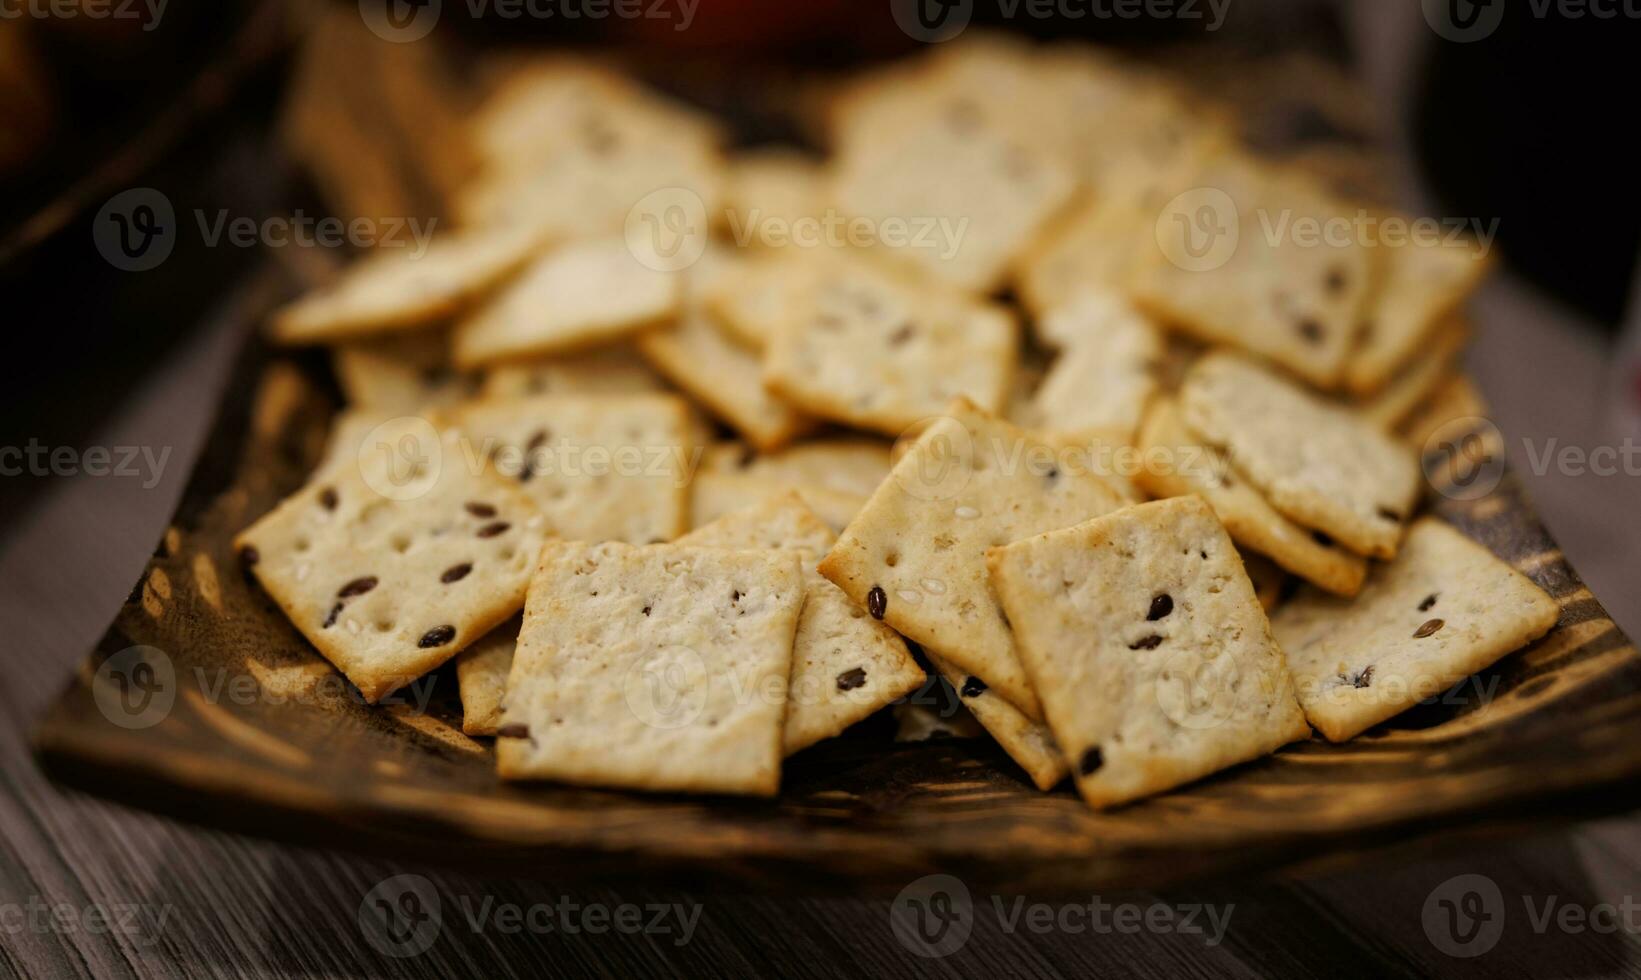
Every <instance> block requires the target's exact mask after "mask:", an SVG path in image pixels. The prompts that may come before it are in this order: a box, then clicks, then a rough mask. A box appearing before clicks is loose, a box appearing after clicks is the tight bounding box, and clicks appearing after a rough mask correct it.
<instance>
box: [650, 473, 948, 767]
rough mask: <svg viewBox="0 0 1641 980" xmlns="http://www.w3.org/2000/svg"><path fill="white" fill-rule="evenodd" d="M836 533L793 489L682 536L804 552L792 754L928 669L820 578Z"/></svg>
mask: <svg viewBox="0 0 1641 980" xmlns="http://www.w3.org/2000/svg"><path fill="white" fill-rule="evenodd" d="M836 540H837V535H836V534H835V533H833V531H832V529H831V528H829V527H827V526H826V525H825V524H823V523H821V520H820V518H818V517H816V516H815V514H814V512H813V511H811V510H810V509H809V508H808V507H806V506H804V502H803V500H802V499H801V498H800V497H799V496H798V495H797V494H796V493H792V492H790V491H789V492H787V493H785V494H782V495H781V496H778V497H773V498H770V499H768V500H766V501H765V502H763V503H762V504H758V505H755V506H753V507H752V508H751V509H748V510H743V511H739V512H737V513H734V514H730V515H729V516H727V517H722V518H719V519H718V520H716V521H713V522H712V523H711V524H708V525H706V526H705V527H698V528H696V529H695V530H693V531H691V532H690V533H688V534H686V535H684V536H683V537H681V538H679V539H678V542H677V543H678V544H680V545H688V546H692V547H697V548H729V549H769V548H773V549H778V550H783V551H793V552H797V553H798V554H799V555H800V556H801V557H802V559H803V570H804V594H805V596H806V598H805V599H804V604H803V612H802V613H800V614H799V616H798V632H797V635H796V637H795V638H794V639H793V641H792V677H791V681H790V683H789V685H788V688H787V693H786V722H785V728H784V734H783V735H782V740H781V741H782V751H783V752H785V753H786V754H787V755H791V754H792V753H794V752H796V751H798V750H799V749H805V748H808V747H809V746H811V745H814V744H815V743H816V742H819V741H820V740H822V739H826V738H832V737H833V736H835V735H838V734H840V733H842V732H843V730H844V729H846V728H848V727H849V726H850V725H853V724H854V723H856V722H858V721H860V720H861V719H863V718H865V717H867V716H868V715H870V714H872V713H873V712H875V711H877V710H878V709H880V708H882V707H884V706H886V705H888V704H889V703H890V702H892V701H894V700H896V699H897V698H902V697H905V696H906V695H907V694H910V693H911V692H912V691H915V690H917V689H918V688H919V687H921V686H923V682H924V680H925V678H926V675H925V674H924V673H923V668H922V667H919V666H918V665H917V661H916V660H913V659H912V655H911V653H910V652H908V651H907V649H906V641H905V640H902V639H901V638H900V634H898V633H896V632H895V631H894V630H892V629H890V628H889V627H887V626H885V625H883V624H882V623H880V622H877V621H876V620H874V619H872V618H871V617H870V616H868V615H867V614H866V611H865V610H864V609H862V608H860V607H859V606H857V605H855V604H854V603H853V602H851V601H849V597H848V596H846V595H844V594H843V593H842V592H841V591H839V589H838V587H837V586H835V585H833V584H832V583H831V582H828V581H827V580H826V579H824V578H821V576H820V573H818V572H816V571H815V568H814V565H815V561H816V560H817V559H819V558H820V556H821V555H824V554H826V552H827V551H828V550H830V549H831V547H832V544H833V543H834V542H835V541H836Z"/></svg>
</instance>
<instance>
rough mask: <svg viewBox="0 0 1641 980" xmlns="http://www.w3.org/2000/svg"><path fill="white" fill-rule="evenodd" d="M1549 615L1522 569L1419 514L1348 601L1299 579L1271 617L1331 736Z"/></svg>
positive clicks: (1505, 649) (1463, 669)
mask: <svg viewBox="0 0 1641 980" xmlns="http://www.w3.org/2000/svg"><path fill="white" fill-rule="evenodd" d="M1560 615H1561V608H1560V607H1559V606H1558V605H1557V604H1556V601H1555V600H1554V599H1552V598H1551V597H1550V596H1549V595H1548V594H1546V593H1545V592H1544V590H1543V589H1541V588H1539V587H1538V586H1537V585H1535V584H1533V582H1531V581H1530V580H1529V579H1528V578H1527V577H1526V576H1524V575H1522V574H1521V573H1520V572H1518V571H1516V570H1515V569H1514V568H1511V567H1510V566H1509V565H1508V564H1506V563H1505V562H1503V561H1500V560H1499V559H1498V558H1496V557H1494V555H1493V553H1492V552H1490V551H1488V550H1487V549H1486V548H1484V547H1482V546H1481V545H1479V544H1477V543H1476V542H1474V541H1471V540H1470V539H1469V538H1466V537H1465V536H1464V535H1462V534H1460V533H1459V532H1458V531H1456V530H1454V529H1453V528H1452V527H1451V526H1449V525H1448V524H1446V523H1444V522H1442V521H1440V520H1438V519H1436V518H1434V517H1426V518H1421V519H1420V520H1419V521H1418V522H1416V523H1415V524H1414V525H1413V527H1412V528H1411V529H1409V531H1408V534H1407V540H1406V541H1405V542H1404V543H1403V545H1402V550H1401V553H1400V554H1398V555H1397V556H1396V560H1395V561H1392V562H1390V563H1388V564H1386V565H1382V566H1380V567H1378V568H1375V569H1374V571H1373V574H1372V575H1370V576H1369V577H1368V581H1367V585H1366V586H1364V587H1363V589H1362V591H1361V593H1360V594H1358V595H1357V596H1356V598H1355V599H1354V600H1353V601H1351V602H1345V601H1342V600H1340V599H1336V598H1333V597H1331V596H1325V595H1320V594H1317V593H1314V592H1310V591H1308V590H1307V591H1304V592H1301V593H1300V594H1299V595H1298V596H1296V597H1294V599H1293V600H1292V601H1291V602H1289V603H1288V604H1286V605H1285V606H1283V607H1282V608H1281V609H1279V610H1278V611H1277V612H1276V615H1275V616H1273V617H1272V618H1271V628H1272V629H1273V630H1274V631H1275V633H1276V639H1277V642H1278V643H1279V644H1281V646H1282V650H1283V652H1284V653H1285V654H1286V655H1287V658H1288V668H1289V670H1291V671H1292V672H1293V678H1294V683H1295V684H1296V685H1297V687H1298V689H1299V703H1300V704H1301V705H1303V706H1304V709H1305V716H1306V717H1307V718H1309V719H1310V723H1311V724H1312V725H1315V726H1316V729H1317V731H1319V732H1321V733H1322V734H1323V735H1324V736H1326V737H1327V738H1328V739H1329V740H1330V741H1334V742H1342V741H1345V740H1346V739H1349V738H1354V737H1355V736H1356V735H1358V734H1360V733H1362V732H1364V731H1366V730H1367V729H1369V728H1371V727H1373V726H1374V725H1377V724H1378V723H1380V722H1382V721H1384V720H1386V719H1387V718H1391V717H1394V716H1395V715H1398V714H1400V713H1401V712H1402V711H1404V710H1405V709H1407V708H1410V707H1412V706H1413V705H1414V704H1416V703H1418V702H1419V701H1422V700H1424V699H1426V698H1432V697H1436V696H1437V695H1439V694H1441V693H1442V692H1443V691H1445V690H1447V688H1448V687H1450V686H1452V685H1453V684H1455V683H1457V682H1459V681H1460V680H1463V679H1464V678H1466V677H1468V676H1470V675H1471V674H1474V673H1475V672H1477V671H1479V670H1483V669H1485V668H1487V667H1489V666H1491V665H1492V664H1493V663H1494V662H1495V661H1497V660H1498V659H1499V658H1500V657H1503V656H1504V655H1505V654H1507V653H1510V652H1512V651H1514V650H1518V649H1520V648H1521V647H1524V646H1526V645H1527V644H1529V643H1531V642H1532V641H1534V640H1536V639H1538V638H1539V637H1541V636H1543V635H1544V634H1545V633H1547V632H1549V631H1550V628H1551V627H1553V626H1554V625H1555V624H1556V620H1557V619H1558V618H1559V617H1560Z"/></svg>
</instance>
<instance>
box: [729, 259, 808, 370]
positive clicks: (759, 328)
mask: <svg viewBox="0 0 1641 980" xmlns="http://www.w3.org/2000/svg"><path fill="white" fill-rule="evenodd" d="M828 260H829V259H828V257H826V256H824V255H820V256H817V255H814V254H811V253H808V252H801V253H797V254H791V255H788V254H781V255H776V256H769V257H762V258H754V259H748V260H745V261H742V262H740V263H739V264H738V266H737V267H736V269H735V272H734V274H733V275H725V276H720V277H718V279H717V281H715V282H714V283H713V284H712V287H711V288H710V289H709V290H708V291H707V293H706V295H704V296H703V297H702V300H703V302H704V303H705V304H706V307H707V310H708V311H709V312H710V313H711V314H712V315H713V316H714V317H715V318H716V323H717V324H718V326H719V328H720V329H722V330H723V331H724V333H725V334H726V335H728V336H729V338H730V339H732V340H734V341H735V342H736V343H738V344H740V345H741V346H743V347H746V348H747V349H748V350H754V351H762V350H763V349H764V348H765V347H767V346H768V344H769V335H770V334H771V333H773V332H774V331H775V330H776V329H777V328H778V327H779V326H780V325H781V324H783V323H785V322H786V321H788V320H789V319H791V318H792V316H793V313H792V308H793V305H794V304H795V303H797V302H798V301H800V300H801V298H802V297H801V295H800V292H799V290H800V287H801V286H802V285H803V284H804V283H805V282H806V281H808V280H809V279H810V278H812V277H813V276H815V275H818V274H819V273H820V271H821V270H822V268H823V267H824V266H823V263H825V262H827V261H828Z"/></svg>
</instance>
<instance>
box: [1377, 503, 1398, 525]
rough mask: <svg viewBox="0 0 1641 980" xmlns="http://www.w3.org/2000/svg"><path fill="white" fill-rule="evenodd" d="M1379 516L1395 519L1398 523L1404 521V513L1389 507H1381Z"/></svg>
mask: <svg viewBox="0 0 1641 980" xmlns="http://www.w3.org/2000/svg"><path fill="white" fill-rule="evenodd" d="M1379 516H1380V517H1382V518H1384V519H1385V520H1387V521H1395V522H1396V523H1397V524H1400V523H1402V515H1401V514H1400V513H1398V512H1397V511H1394V510H1391V509H1390V508H1389V507H1380V508H1379Z"/></svg>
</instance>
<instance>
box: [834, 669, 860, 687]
mask: <svg viewBox="0 0 1641 980" xmlns="http://www.w3.org/2000/svg"><path fill="white" fill-rule="evenodd" d="M865 684H866V668H864V667H855V668H853V669H851V670H846V671H844V672H843V673H841V674H839V675H838V690H840V691H853V690H854V689H855V688H857V687H863V686H864V685H865Z"/></svg>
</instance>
